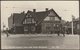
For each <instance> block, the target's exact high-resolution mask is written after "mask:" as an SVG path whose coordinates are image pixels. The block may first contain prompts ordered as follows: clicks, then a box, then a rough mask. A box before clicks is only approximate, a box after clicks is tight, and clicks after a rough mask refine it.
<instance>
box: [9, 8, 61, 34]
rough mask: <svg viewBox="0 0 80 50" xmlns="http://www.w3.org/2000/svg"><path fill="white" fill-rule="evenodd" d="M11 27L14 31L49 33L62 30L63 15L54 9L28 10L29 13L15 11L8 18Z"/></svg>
mask: <svg viewBox="0 0 80 50" xmlns="http://www.w3.org/2000/svg"><path fill="white" fill-rule="evenodd" d="M8 25H9V29H10V30H11V31H12V32H14V33H27V34H28V33H33V34H34V33H49V32H52V33H53V32H54V33H56V31H60V29H61V27H60V26H61V17H59V15H58V14H57V13H56V12H55V11H54V9H50V10H48V8H46V9H45V11H40V12H36V9H33V11H30V10H28V11H27V13H25V12H22V13H14V14H12V15H11V16H10V17H9V18H8Z"/></svg>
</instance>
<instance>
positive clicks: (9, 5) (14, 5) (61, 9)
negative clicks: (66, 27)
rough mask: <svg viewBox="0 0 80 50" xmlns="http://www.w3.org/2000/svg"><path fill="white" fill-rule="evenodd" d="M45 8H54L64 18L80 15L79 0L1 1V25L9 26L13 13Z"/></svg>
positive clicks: (68, 19) (69, 18)
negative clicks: (9, 19)
mask: <svg viewBox="0 0 80 50" xmlns="http://www.w3.org/2000/svg"><path fill="white" fill-rule="evenodd" d="M45 8H49V9H51V8H53V9H54V10H55V11H56V12H57V14H58V15H59V16H60V17H62V19H63V20H66V21H71V20H72V15H74V16H75V18H78V17H79V2H78V1H1V27H2V25H3V22H4V24H5V25H6V27H8V17H9V16H10V15H11V13H20V12H22V11H25V12H27V10H32V9H36V11H45Z"/></svg>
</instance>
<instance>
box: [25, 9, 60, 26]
mask: <svg viewBox="0 0 80 50" xmlns="http://www.w3.org/2000/svg"><path fill="white" fill-rule="evenodd" d="M50 11H52V12H53V13H54V16H56V17H58V18H59V19H60V20H61V17H59V15H58V14H57V13H56V12H55V11H54V10H53V9H50V10H48V11H41V12H32V11H29V10H28V12H27V14H28V13H30V14H31V15H32V17H34V20H35V21H36V22H37V24H39V23H41V22H42V21H43V20H44V19H45V18H46V17H47V16H48V14H49V13H50ZM27 14H26V15H27Z"/></svg>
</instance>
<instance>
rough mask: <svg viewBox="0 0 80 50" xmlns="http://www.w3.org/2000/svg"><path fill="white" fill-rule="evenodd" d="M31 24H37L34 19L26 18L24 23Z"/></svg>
mask: <svg viewBox="0 0 80 50" xmlns="http://www.w3.org/2000/svg"><path fill="white" fill-rule="evenodd" d="M30 23H36V22H35V20H34V19H33V18H25V20H24V21H23V24H30Z"/></svg>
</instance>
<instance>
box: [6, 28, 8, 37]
mask: <svg viewBox="0 0 80 50" xmlns="http://www.w3.org/2000/svg"><path fill="white" fill-rule="evenodd" d="M6 36H7V37H8V36H9V32H8V29H6Z"/></svg>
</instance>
